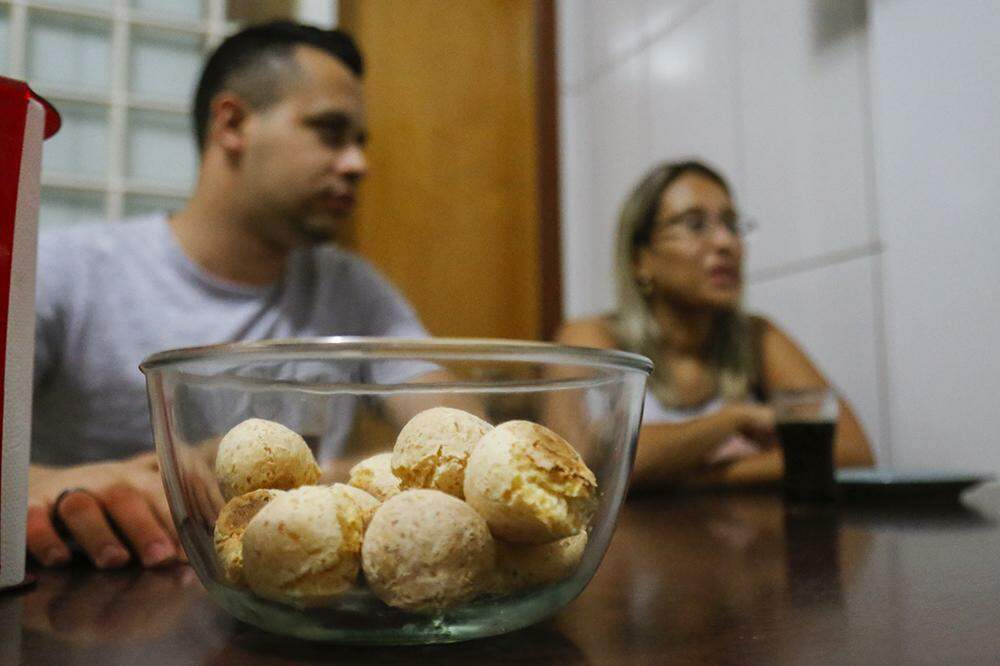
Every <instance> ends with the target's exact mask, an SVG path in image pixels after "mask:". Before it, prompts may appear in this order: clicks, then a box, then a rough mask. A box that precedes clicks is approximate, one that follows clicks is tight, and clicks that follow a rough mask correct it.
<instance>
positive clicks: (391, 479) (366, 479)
mask: <svg viewBox="0 0 1000 666" xmlns="http://www.w3.org/2000/svg"><path fill="white" fill-rule="evenodd" d="M347 483H348V484H349V485H352V486H354V487H355V488H360V489H361V490H364V491H365V492H367V493H369V494H371V495H372V496H374V497H375V499H377V500H379V501H380V502H384V501H386V500H387V499H389V498H390V497H392V496H393V495H396V494H398V493H399V490H400V488H399V478H398V477H397V476H396V475H395V474H393V473H392V454H391V453H379V454H378V455H374V456H372V457H371V458H365V459H364V460H362V461H361V462H359V463H358V464H357V465H355V466H354V467H352V468H351V478H350V479H349V480H348V481H347Z"/></svg>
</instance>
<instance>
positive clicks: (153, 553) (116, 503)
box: [102, 484, 177, 567]
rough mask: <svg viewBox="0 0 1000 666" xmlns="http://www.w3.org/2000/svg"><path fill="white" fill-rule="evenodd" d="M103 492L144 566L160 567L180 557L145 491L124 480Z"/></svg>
mask: <svg viewBox="0 0 1000 666" xmlns="http://www.w3.org/2000/svg"><path fill="white" fill-rule="evenodd" d="M102 496H103V499H104V507H105V509H106V510H107V512H108V515H110V516H111V518H112V520H114V521H115V524H116V525H118V528H119V529H120V530H121V531H122V532H123V533H124V534H125V538H126V539H128V541H129V543H131V544H132V546H133V547H134V548H135V550H136V552H137V553H138V554H139V558H140V559H141V560H142V564H143V566H146V567H156V566H160V565H163V564H169V563H171V562H174V561H176V560H177V548H176V547H175V546H174V540H173V539H172V538H171V536H170V534H168V533H167V531H166V529H165V528H164V526H163V525H162V524H161V523H160V520H159V519H158V518H157V517H156V515H155V514H154V513H153V509H152V507H150V505H149V503H148V502H147V501H146V498H145V496H144V495H143V494H142V493H140V492H139V491H138V490H136V489H134V488H132V487H130V486H126V485H123V484H122V485H116V486H112V487H111V488H109V489H108V490H106V491H105V492H104V493H102Z"/></svg>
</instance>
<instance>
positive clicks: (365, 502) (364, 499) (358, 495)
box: [330, 483, 382, 528]
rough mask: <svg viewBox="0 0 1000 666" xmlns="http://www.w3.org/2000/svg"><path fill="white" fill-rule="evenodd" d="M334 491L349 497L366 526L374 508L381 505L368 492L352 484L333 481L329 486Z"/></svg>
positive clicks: (373, 513) (373, 512)
mask: <svg viewBox="0 0 1000 666" xmlns="http://www.w3.org/2000/svg"><path fill="white" fill-rule="evenodd" d="M330 488H332V489H333V490H334V491H335V492H338V493H343V494H344V495H346V496H347V497H349V498H350V499H351V500H352V501H353V502H354V503H355V504H357V505H358V508H359V509H361V519H362V521H364V524H365V527H366V528H367V527H368V523H369V522H371V519H372V516H374V515H375V510H376V509H378V508H379V506H381V504H382V503H381V502H379V501H378V500H377V499H375V498H374V497H372V495H371V494H370V493H366V492H365V491H363V490H361V489H360V488H355V487H354V486H349V485H347V484H345V483H335V484H333V485H332V486H330Z"/></svg>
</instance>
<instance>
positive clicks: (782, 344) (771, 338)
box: [731, 318, 875, 473]
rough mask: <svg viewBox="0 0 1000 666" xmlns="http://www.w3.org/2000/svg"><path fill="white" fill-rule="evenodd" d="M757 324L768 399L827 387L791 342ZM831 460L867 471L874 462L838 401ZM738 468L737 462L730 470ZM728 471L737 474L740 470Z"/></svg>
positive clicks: (763, 323)
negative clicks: (790, 392)
mask: <svg viewBox="0 0 1000 666" xmlns="http://www.w3.org/2000/svg"><path fill="white" fill-rule="evenodd" d="M758 323H759V325H760V326H761V328H762V332H761V340H760V345H761V355H762V367H761V372H762V380H763V384H764V390H765V391H766V392H767V394H768V395H770V394H772V393H774V392H775V391H787V390H796V389H805V388H815V387H818V386H824V387H826V386H829V382H827V380H826V378H825V377H824V376H823V374H822V373H821V372H820V371H819V370H818V369H817V368H816V366H815V365H813V363H812V361H810V360H809V357H808V356H806V354H805V353H804V352H803V351H802V350H801V349H800V348H799V346H798V345H796V344H795V342H794V341H792V339H791V338H789V337H788V336H787V335H786V334H785V333H784V332H783V331H781V330H780V329H779V328H778V327H777V326H775V325H774V324H772V323H771V322H769V321H767V320H766V319H763V318H758ZM834 456H835V461H836V464H837V467H871V466H872V465H873V464H874V462H875V458H874V456H873V455H872V451H871V446H870V445H869V443H868V438H867V437H866V436H865V433H864V430H862V428H861V424H860V423H859V422H858V419H857V418H856V417H855V416H854V412H853V411H852V410H851V406H850V405H849V404H847V401H846V400H843V399H841V400H840V416H839V418H838V420H837V439H836V442H835V443H834ZM749 462H750V461H747V463H749ZM739 465H740V463H739V462H737V463H734V465H733V467H734V468H736V467H738V466H739ZM731 471H733V472H734V473H740V471H741V470H739V469H733V470H731Z"/></svg>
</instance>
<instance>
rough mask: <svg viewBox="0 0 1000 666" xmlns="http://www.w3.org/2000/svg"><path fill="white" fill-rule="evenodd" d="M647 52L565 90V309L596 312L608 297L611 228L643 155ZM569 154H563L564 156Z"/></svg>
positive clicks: (573, 313) (644, 163) (646, 153)
mask: <svg viewBox="0 0 1000 666" xmlns="http://www.w3.org/2000/svg"><path fill="white" fill-rule="evenodd" d="M649 108H650V105H649V85H648V73H647V68H646V59H645V57H643V56H642V55H641V54H640V55H636V56H633V57H631V58H627V59H626V60H624V61H622V62H621V63H619V64H618V65H616V66H615V68H614V69H612V70H610V71H609V72H607V73H605V74H604V75H602V76H600V77H599V78H597V79H596V80H595V81H593V83H592V84H591V85H589V86H587V87H586V88H585V89H584V90H582V91H580V92H579V93H577V94H566V95H564V102H563V119H564V128H563V137H564V140H565V143H564V151H565V154H564V157H563V160H562V162H563V173H564V177H565V175H566V174H575V176H573V177H574V184H573V185H571V186H568V187H567V188H566V189H565V192H564V204H563V205H564V207H565V211H564V215H563V233H562V237H563V238H566V239H572V240H571V241H569V242H567V243H566V244H564V248H563V265H564V275H565V276H566V282H565V285H566V289H567V291H566V307H565V311H566V315H567V316H568V317H579V316H583V315H587V314H594V313H598V312H603V311H606V310H607V309H609V308H610V307H611V305H612V303H613V283H612V277H611V276H612V272H613V261H612V255H613V247H614V228H615V221H616V217H617V215H618V207H619V206H620V205H621V200H622V196H623V194H622V193H623V192H625V191H626V190H627V189H628V188H629V187H630V186H631V185H632V184H633V183H634V182H635V181H636V180H637V179H638V177H639V176H640V175H641V174H642V173H643V171H644V170H645V169H646V168H647V167H648V164H649V161H650V150H649V149H650V144H649V133H650V122H649ZM570 155H571V156H572V159H568V156H570Z"/></svg>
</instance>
